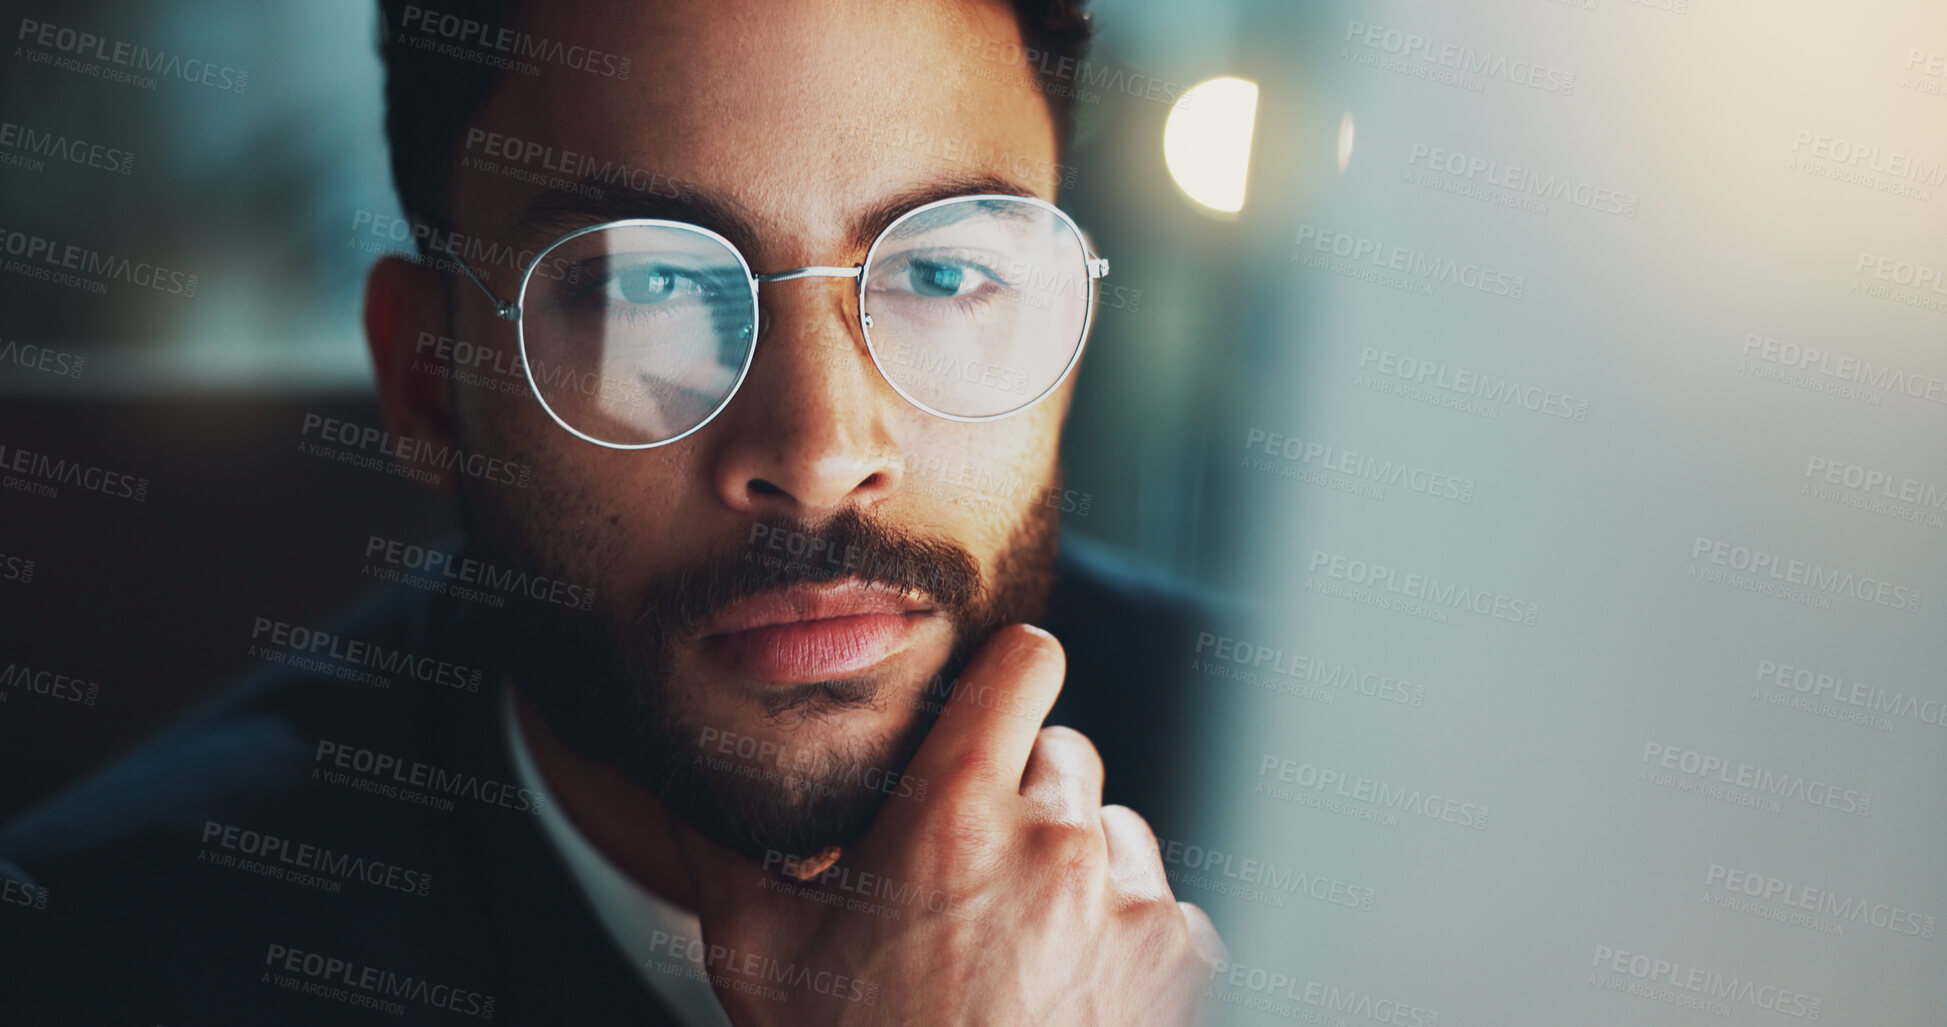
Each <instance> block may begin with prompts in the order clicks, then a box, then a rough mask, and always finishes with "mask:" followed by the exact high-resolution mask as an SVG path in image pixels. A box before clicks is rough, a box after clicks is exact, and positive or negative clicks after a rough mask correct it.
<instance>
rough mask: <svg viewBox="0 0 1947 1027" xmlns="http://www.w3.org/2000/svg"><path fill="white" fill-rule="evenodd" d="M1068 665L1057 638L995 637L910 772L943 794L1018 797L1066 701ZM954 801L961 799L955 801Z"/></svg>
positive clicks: (1017, 628)
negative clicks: (1060, 700) (1031, 757)
mask: <svg viewBox="0 0 1947 1027" xmlns="http://www.w3.org/2000/svg"><path fill="white" fill-rule="evenodd" d="M1067 666H1068V663H1067V658H1066V657H1065V656H1063V654H1062V651H1061V643H1060V642H1057V641H1055V636H1053V635H1050V634H1048V633H1047V632H1046V631H1043V630H1041V629H1040V628H1037V627H1032V626H1030V625H1027V624H1010V625H1008V626H1007V627H1004V628H1002V629H1000V630H999V631H996V632H995V633H994V637H993V638H991V639H988V641H987V644H986V645H984V646H982V647H981V649H980V652H979V653H977V654H975V656H974V658H973V660H972V662H970V663H968V664H967V669H966V671H965V672H964V673H962V674H961V675H960V679H959V680H958V681H956V682H954V684H953V694H952V695H950V696H948V697H947V701H946V705H945V707H944V708H943V709H942V710H941V712H940V717H939V720H938V721H936V722H935V723H934V724H933V727H932V729H931V730H929V731H928V732H927V734H926V740H925V741H924V742H922V743H920V747H919V751H918V752H917V753H914V754H913V759H912V762H911V763H909V764H908V765H907V773H908V774H910V775H911V776H913V777H915V778H917V779H919V780H923V781H937V782H939V783H938V784H937V785H936V786H935V788H936V794H937V792H938V791H949V792H959V791H960V790H964V792H965V794H966V796H967V797H985V798H987V799H989V800H994V801H998V800H1000V799H1002V798H1006V799H1013V798H1015V797H1016V796H1018V795H1019V794H1020V789H1021V775H1022V774H1023V773H1024V772H1025V770H1026V768H1027V762H1028V754H1029V753H1030V752H1032V751H1033V750H1034V743H1035V739H1036V738H1037V737H1038V736H1039V732H1040V730H1041V722H1042V721H1043V720H1044V719H1046V718H1047V716H1048V711H1049V710H1051V709H1053V708H1054V705H1055V697H1056V696H1057V695H1059V694H1061V683H1062V678H1063V677H1064V675H1065V674H1066V671H1067ZM955 797H958V796H957V795H956V796H955Z"/></svg>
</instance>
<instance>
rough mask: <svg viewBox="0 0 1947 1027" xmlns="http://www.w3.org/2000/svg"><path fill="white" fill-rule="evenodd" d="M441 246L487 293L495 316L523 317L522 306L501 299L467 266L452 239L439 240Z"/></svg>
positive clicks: (481, 289)
mask: <svg viewBox="0 0 1947 1027" xmlns="http://www.w3.org/2000/svg"><path fill="white" fill-rule="evenodd" d="M439 248H440V252H442V253H444V254H446V255H447V256H449V257H452V258H453V263H455V264H458V265H460V270H461V271H464V272H466V276H467V277H468V278H469V279H472V281H473V284H475V285H477V286H479V287H480V291H481V292H484V293H486V294H487V299H488V300H490V301H492V302H493V305H494V315H495V316H497V317H500V318H503V319H505V320H508V321H519V320H520V319H521V308H520V306H519V305H518V304H513V303H504V302H502V301H501V299H500V297H498V296H496V295H494V291H493V290H492V289H489V288H487V283H485V282H483V281H481V280H480V276H479V275H476V274H474V273H473V269H472V268H470V267H468V266H467V263H466V261H464V260H461V259H460V255H459V254H457V253H454V252H453V244H452V240H450V239H441V240H440V242H439Z"/></svg>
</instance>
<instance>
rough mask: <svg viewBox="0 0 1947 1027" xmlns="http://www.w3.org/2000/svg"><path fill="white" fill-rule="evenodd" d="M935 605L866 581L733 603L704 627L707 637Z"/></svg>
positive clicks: (806, 588)
mask: <svg viewBox="0 0 1947 1027" xmlns="http://www.w3.org/2000/svg"><path fill="white" fill-rule="evenodd" d="M932 608H933V604H931V603H928V602H926V601H925V600H923V599H921V598H919V597H918V596H912V595H906V594H903V593H899V592H894V591H891V590H889V589H885V588H875V587H873V586H871V585H867V584H864V583H863V582H857V581H847V582H840V583H838V584H833V585H811V586H800V587H796V588H786V589H780V590H778V591H776V592H766V593H764V594H762V595H756V596H752V597H751V598H749V599H745V600H742V601H740V602H736V603H732V604H731V605H730V606H728V607H726V608H725V609H724V610H723V612H721V613H719V614H717V615H716V616H715V617H713V618H711V619H710V622H709V623H708V624H706V625H705V626H704V628H703V636H704V637H705V638H708V637H711V636H714V635H730V634H735V633H736V632H739V631H751V630H755V629H757V628H767V627H771V626H773V625H777V624H794V623H797V622H799V621H813V620H829V619H831V618H834V617H858V616H863V615H866V614H875V613H877V614H886V613H915V612H919V611H924V610H931V609H932Z"/></svg>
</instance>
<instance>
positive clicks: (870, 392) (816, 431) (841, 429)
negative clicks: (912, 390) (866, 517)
mask: <svg viewBox="0 0 1947 1027" xmlns="http://www.w3.org/2000/svg"><path fill="white" fill-rule="evenodd" d="M807 270H810V269H807ZM817 270H827V269H822V268H821V269H817ZM830 270H842V269H830ZM792 278H803V280H801V281H795V282H792V281H791V279H792ZM760 280H764V281H767V283H769V284H767V285H766V286H765V287H764V288H763V290H762V293H761V303H762V307H763V314H764V321H763V328H762V330H761V331H760V332H759V337H758V340H757V351H756V354H755V355H754V357H753V358H752V361H751V368H750V373H749V374H748V375H747V376H746V377H745V379H744V384H743V386H742V387H741V388H740V389H738V391H737V396H736V398H735V399H733V400H731V402H730V406H729V407H728V408H726V409H725V410H724V412H723V413H722V415H720V416H719V417H718V420H717V423H718V424H721V425H722V429H721V431H720V432H717V433H714V434H716V435H717V447H718V448H717V449H716V450H715V452H714V454H713V459H714V461H715V463H714V467H713V469H712V475H713V478H714V486H715V488H716V491H717V495H718V497H719V498H720V499H721V501H722V502H723V503H724V504H725V505H727V506H729V507H730V508H731V509H733V510H736V511H738V512H740V513H746V514H751V515H754V516H761V515H766V514H783V515H789V516H796V517H807V518H816V517H819V516H821V515H824V514H829V513H835V512H837V511H838V510H839V509H840V508H842V507H844V506H848V505H851V506H859V507H866V506H870V505H873V504H876V503H878V502H880V501H882V500H884V499H885V498H886V497H888V496H890V495H892V494H893V492H894V491H895V490H896V489H897V487H898V485H899V481H900V478H901V476H902V472H903V465H904V462H903V460H901V459H900V456H899V450H898V447H897V445H896V444H895V438H894V432H893V426H894V417H895V415H896V412H897V411H898V410H899V404H901V403H903V400H900V398H899V395H898V394H897V393H895V392H893V391H892V389H891V387H890V386H888V385H887V384H886V382H885V380H884V379H883V378H882V377H881V376H880V375H879V370H878V368H877V367H876V366H875V365H874V364H873V363H872V357H871V354H870V352H869V351H868V350H867V349H866V347H865V341H864V338H863V336H862V335H861V334H860V331H859V327H858V313H857V310H856V309H855V305H856V298H855V294H854V289H855V284H854V281H853V280H852V279H850V278H837V277H836V276H816V277H806V276H801V275H789V276H788V277H787V275H777V276H761V277H760ZM785 282H790V283H791V284H784V283H785ZM716 426H717V425H715V424H713V425H712V427H716Z"/></svg>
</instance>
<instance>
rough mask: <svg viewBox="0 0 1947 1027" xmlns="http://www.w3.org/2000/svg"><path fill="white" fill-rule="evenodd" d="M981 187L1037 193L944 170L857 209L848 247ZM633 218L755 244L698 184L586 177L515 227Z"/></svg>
mask: <svg viewBox="0 0 1947 1027" xmlns="http://www.w3.org/2000/svg"><path fill="white" fill-rule="evenodd" d="M980 193H993V194H1000V195H1005V196H1032V195H1034V194H1033V192H1032V191H1031V190H1029V189H1028V188H1027V187H1026V186H1024V185H1022V184H1021V183H1019V182H1017V181H1014V180H1013V179H1010V178H1007V177H1004V176H1001V175H994V174H986V173H968V174H946V175H942V176H939V177H936V178H934V179H932V180H930V181H927V182H924V183H922V184H919V185H916V186H913V187H911V188H908V189H903V190H901V191H899V192H896V193H894V194H892V195H890V196H887V197H885V198H883V199H880V200H877V201H875V202H873V203H872V204H871V205H870V206H868V207H866V208H865V209H864V210H862V211H860V212H858V213H857V214H855V215H853V217H852V221H851V224H850V226H849V228H848V229H847V235H848V237H847V239H846V240H845V241H846V244H847V245H848V246H849V248H850V249H849V251H848V252H856V253H859V254H860V255H861V257H862V256H863V254H864V252H865V250H866V248H867V247H869V246H871V245H872V240H874V239H876V238H878V237H879V233H880V232H882V231H884V230H885V228H886V226H888V225H890V224H892V223H893V222H894V221H897V220H899V218H900V216H901V215H904V214H905V213H906V212H908V211H910V210H912V209H913V208H915V207H920V206H924V205H926V204H928V203H932V202H933V201H935V200H944V199H949V198H952V197H955V196H968V195H974V194H980ZM635 218H645V219H657V220H663V221H681V222H684V223H686V224H692V225H698V226H700V227H703V228H707V229H709V230H711V231H713V232H715V233H717V234H718V235H721V236H723V237H724V238H726V239H728V240H730V243H731V245H733V246H735V247H737V249H738V250H739V251H741V252H742V253H744V254H745V255H746V259H748V257H749V254H751V253H753V252H754V251H755V250H756V248H757V246H756V244H757V238H758V233H757V230H756V228H755V227H754V223H755V219H754V218H753V217H751V215H750V214H749V213H748V212H747V211H746V210H745V208H744V207H743V206H742V205H740V204H738V203H737V202H736V201H735V200H732V199H730V198H729V197H727V196H723V195H720V194H717V193H712V192H710V191H708V190H703V189H697V188H694V187H692V188H690V189H688V190H685V191H682V192H679V193H677V194H676V195H668V194H664V193H654V192H643V191H638V190H621V189H616V188H614V187H613V186H602V185H598V184H596V183H595V182H592V181H588V180H583V181H582V182H579V183H576V184H574V185H571V186H566V187H562V188H557V189H547V190H544V191H542V192H539V193H536V194H535V195H534V197H533V198H532V199H530V200H528V201H527V204H526V205H525V207H523V208H522V211H521V214H520V216H519V217H518V218H516V219H515V221H514V226H513V227H514V230H515V231H516V232H527V231H535V232H545V231H549V230H552V231H554V232H558V233H561V234H566V233H568V232H571V231H574V230H576V229H580V228H586V227H588V226H590V225H597V224H601V223H603V222H607V221H627V220H631V219H635ZM753 270H754V271H756V272H757V273H759V274H764V273H767V272H765V271H764V270H762V269H756V268H753Z"/></svg>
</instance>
